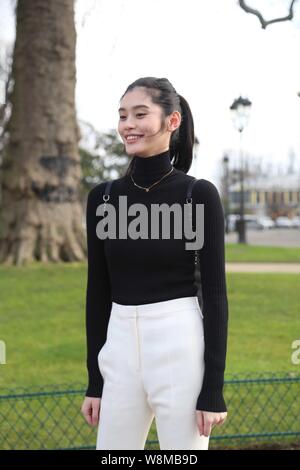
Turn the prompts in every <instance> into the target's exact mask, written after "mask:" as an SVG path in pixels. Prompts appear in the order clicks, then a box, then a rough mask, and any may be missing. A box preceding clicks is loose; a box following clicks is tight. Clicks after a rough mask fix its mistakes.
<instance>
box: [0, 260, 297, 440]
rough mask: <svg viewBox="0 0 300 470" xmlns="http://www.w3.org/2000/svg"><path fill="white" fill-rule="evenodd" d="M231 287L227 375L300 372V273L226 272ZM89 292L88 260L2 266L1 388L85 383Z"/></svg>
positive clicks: (0, 271)
mask: <svg viewBox="0 0 300 470" xmlns="http://www.w3.org/2000/svg"><path fill="white" fill-rule="evenodd" d="M227 285H228V300H229V336H228V353H227V367H226V374H227V375H230V374H233V373H238V374H240V375H241V376H242V375H243V374H245V373H248V372H253V373H254V374H255V373H262V372H277V371H285V372H294V371H296V370H297V371H299V367H300V366H295V365H293V364H292V363H291V353H292V349H291V344H292V342H293V341H294V340H295V339H300V315H299V312H300V295H299V286H300V275H298V274H278V273H272V274H265V273H260V274H253V273H251V274H244V273H243V274H240V273H228V274H227ZM85 290H86V265H85V264H82V263H73V264H60V265H49V266H39V265H33V266H31V267H18V268H17V267H3V266H2V267H0V292H1V299H0V340H3V341H5V343H6V348H7V351H6V352H7V358H6V360H7V363H6V364H5V365H0V372H1V374H0V389H1V388H2V390H3V388H7V387H8V388H10V389H15V388H18V387H34V386H39V385H47V384H48V385H53V384H63V383H64V384H71V383H74V382H79V383H81V384H83V385H85V383H86V379H87V374H86V369H85V359H86V358H85V353H86V344H85ZM66 388H68V387H66ZM0 391H1V390H0ZM79 402H81V399H80V400H79ZM79 406H80V405H79ZM82 426H84V423H82ZM86 426H87V425H86ZM151 436H152V437H151ZM153 436H154V438H155V431H154V429H153V428H152V430H151V433H150V434H149V438H148V439H150V440H151V439H152V438H153Z"/></svg>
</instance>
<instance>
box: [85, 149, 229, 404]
mask: <svg viewBox="0 0 300 470" xmlns="http://www.w3.org/2000/svg"><path fill="white" fill-rule="evenodd" d="M171 169H172V164H171V160H170V153H169V150H167V151H165V152H162V153H160V154H158V155H154V156H151V157H147V158H145V157H139V156H136V157H135V166H134V168H133V173H132V176H133V179H134V181H135V182H136V183H137V184H138V185H140V186H144V187H148V186H150V185H151V184H152V183H154V182H155V181H157V180H159V179H160V178H161V177H162V176H163V175H165V174H166V173H167V172H168V171H169V170H171ZM191 179H192V177H191V176H189V175H187V174H185V173H184V172H183V171H180V170H177V169H176V168H174V169H173V171H172V172H171V174H170V175H168V176H166V177H165V178H164V179H162V181H161V182H160V183H158V184H157V185H154V186H153V188H152V189H150V191H149V192H146V191H145V190H144V189H140V188H138V187H137V186H135V185H134V183H133V181H132V179H131V177H130V176H129V175H127V176H123V177H122V178H119V179H116V180H114V181H113V184H112V187H111V190H110V200H109V202H110V203H111V204H113V205H114V207H115V209H116V220H117V221H118V220H119V215H118V204H119V196H121V195H123V196H127V208H129V207H130V206H131V205H132V204H134V203H143V204H144V205H146V206H147V208H148V213H149V214H150V210H151V204H162V203H167V204H168V205H169V206H170V205H172V204H174V203H179V204H181V205H182V209H183V204H184V203H185V202H186V201H185V198H186V191H187V186H188V184H189V182H190V181H191ZM105 186H106V182H103V183H100V184H98V185H97V186H95V187H94V188H93V189H92V190H91V191H90V192H89V194H88V200H87V209H86V226H87V246H88V279H87V291H86V335H87V369H88V377H89V383H88V388H87V391H86V396H89V397H101V396H102V389H103V377H102V375H101V373H100V371H99V366H98V353H99V351H100V349H101V348H102V346H103V345H104V343H105V341H106V334H107V326H108V322H109V318H110V312H111V306H112V301H114V302H117V303H119V304H124V305H140V304H148V303H152V302H161V301H164V300H170V299H176V298H179V297H190V296H196V295H197V285H196V283H195V279H194V270H195V265H194V254H195V252H194V251H193V250H187V249H185V243H186V240H185V239H180V240H179V239H174V238H172V237H170V238H168V239H163V238H161V233H160V237H159V239H153V238H152V239H151V231H150V223H149V224H148V230H149V235H148V238H139V239H136V240H133V239H131V238H130V237H129V236H128V237H127V238H126V239H124V238H123V239H118V223H117V236H116V239H109V238H108V239H105V240H102V239H100V238H98V237H97V234H96V225H97V223H98V222H99V221H100V219H101V218H102V217H101V216H97V215H96V208H97V207H98V205H100V204H102V203H103V199H102V196H103V194H104V190H105ZM192 197H193V220H194V221H195V217H196V211H195V205H194V204H195V203H197V204H204V244H203V246H202V248H200V249H199V250H198V255H199V261H200V272H201V287H202V302H203V306H202V313H203V316H204V319H203V322H204V341H205V352H204V361H205V372H204V378H203V384H202V387H201V386H200V384H199V397H198V399H197V406H196V409H197V410H206V411H215V412H222V411H226V410H227V408H226V404H225V401H224V397H223V383H224V371H225V358H226V349H227V323H228V302H227V291H226V277H225V256H224V213H223V206H222V204H221V200H220V196H219V193H218V190H217V188H216V187H215V186H214V185H213V183H211V182H210V181H208V180H205V179H199V180H197V182H196V183H195V185H194V187H193V193H192ZM137 215H138V214H137ZM149 217H150V215H149ZM135 218H136V216H134V217H130V216H127V220H128V223H129V222H130V221H131V220H133V219H135ZM149 220H150V219H149ZM171 225H172V224H171ZM194 226H195V224H194ZM200 388H201V390H200Z"/></svg>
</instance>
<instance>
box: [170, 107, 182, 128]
mask: <svg viewBox="0 0 300 470" xmlns="http://www.w3.org/2000/svg"><path fill="white" fill-rule="evenodd" d="M180 124H181V114H180V112H179V111H173V113H172V114H171V116H170V118H169V124H168V130H169V131H171V132H173V131H175V130H176V129H177V128H178V127H179V126H180Z"/></svg>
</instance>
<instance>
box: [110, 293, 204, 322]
mask: <svg viewBox="0 0 300 470" xmlns="http://www.w3.org/2000/svg"><path fill="white" fill-rule="evenodd" d="M190 309H197V310H200V306H199V301H198V297H197V296H191V297H178V298H176V299H170V300H163V301H161V302H153V303H149V304H140V305H123V304H119V303H117V302H114V301H113V302H112V309H111V314H112V315H113V314H114V313H115V314H118V315H122V316H126V317H128V316H129V317H135V316H137V315H138V316H151V317H153V316H156V315H157V316H161V315H164V314H171V313H173V312H174V313H176V312H179V311H182V310H190Z"/></svg>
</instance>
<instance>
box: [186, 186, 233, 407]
mask: <svg viewBox="0 0 300 470" xmlns="http://www.w3.org/2000/svg"><path fill="white" fill-rule="evenodd" d="M194 194H195V198H196V202H197V203H202V204H204V244H203V246H202V248H200V250H199V251H198V253H199V262H200V273H201V286H202V300H203V308H202V310H203V312H202V313H203V317H204V319H203V322H204V342H205V352H204V362H205V372H204V378H203V384H202V389H201V392H200V394H199V397H198V399H197V406H196V409H197V410H203V411H204V410H205V411H212V412H223V411H227V408H226V404H225V401H224V397H223V384H224V371H225V362H226V350H227V330H228V300H227V289H226V275H225V246H224V226H225V223H224V212H223V206H222V203H221V200H220V196H219V193H218V190H217V188H216V187H215V186H214V185H213V183H211V182H210V181H208V180H204V179H202V180H199V181H198V182H197V183H196V184H195V188H194ZM197 222H198V221H197Z"/></svg>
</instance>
